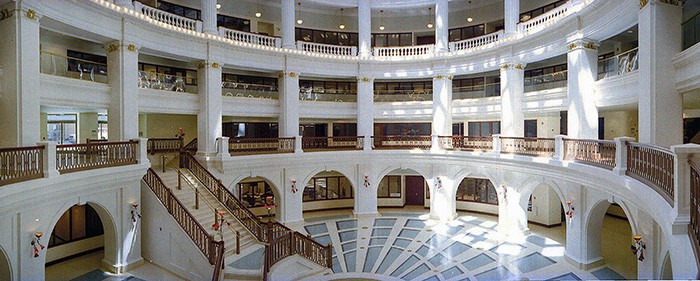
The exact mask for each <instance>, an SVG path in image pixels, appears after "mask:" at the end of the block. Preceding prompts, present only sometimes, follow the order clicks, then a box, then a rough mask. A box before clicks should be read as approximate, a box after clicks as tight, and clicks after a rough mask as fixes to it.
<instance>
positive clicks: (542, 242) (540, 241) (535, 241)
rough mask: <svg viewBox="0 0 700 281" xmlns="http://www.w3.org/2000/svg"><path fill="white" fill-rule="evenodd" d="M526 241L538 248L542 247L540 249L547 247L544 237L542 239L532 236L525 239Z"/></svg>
mask: <svg viewBox="0 0 700 281" xmlns="http://www.w3.org/2000/svg"><path fill="white" fill-rule="evenodd" d="M525 240H526V241H527V242H530V243H532V244H535V245H537V246H540V247H542V248H544V247H545V246H547V245H546V244H545V239H544V237H541V236H536V235H530V236H528V237H527V238H525Z"/></svg>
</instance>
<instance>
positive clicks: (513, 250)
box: [489, 243, 526, 256]
mask: <svg viewBox="0 0 700 281" xmlns="http://www.w3.org/2000/svg"><path fill="white" fill-rule="evenodd" d="M525 249H526V248H525V247H524V246H522V245H518V244H513V243H501V244H499V245H496V246H495V247H493V248H491V249H490V250H489V251H491V252H493V253H495V254H498V255H499V256H517V255H519V254H522V252H523V250H525Z"/></svg>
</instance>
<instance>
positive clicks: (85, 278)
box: [71, 269, 109, 281]
mask: <svg viewBox="0 0 700 281" xmlns="http://www.w3.org/2000/svg"><path fill="white" fill-rule="evenodd" d="M107 278H109V274H107V273H105V272H102V271H101V270H99V269H95V270H93V271H90V272H88V273H85V274H83V275H80V276H78V277H75V278H73V279H72V280H71V281H99V280H104V279H107Z"/></svg>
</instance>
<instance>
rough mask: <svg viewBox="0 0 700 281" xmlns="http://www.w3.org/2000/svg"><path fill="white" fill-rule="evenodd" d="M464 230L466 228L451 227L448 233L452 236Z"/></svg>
mask: <svg viewBox="0 0 700 281" xmlns="http://www.w3.org/2000/svg"><path fill="white" fill-rule="evenodd" d="M462 228H464V227H463V226H450V227H448V228H447V233H449V234H450V235H455V234H457V233H458V232H459V231H460V230H462Z"/></svg>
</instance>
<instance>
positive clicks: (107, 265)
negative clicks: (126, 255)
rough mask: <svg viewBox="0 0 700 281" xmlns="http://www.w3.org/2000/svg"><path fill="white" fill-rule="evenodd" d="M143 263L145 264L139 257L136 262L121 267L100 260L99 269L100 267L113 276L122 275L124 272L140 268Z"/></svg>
mask: <svg viewBox="0 0 700 281" xmlns="http://www.w3.org/2000/svg"><path fill="white" fill-rule="evenodd" d="M144 263H145V261H144V260H143V258H141V257H139V259H138V260H135V261H133V262H130V263H127V264H123V265H113V264H111V263H110V262H108V261H106V260H102V265H101V267H102V269H104V270H105V271H107V272H111V273H114V274H122V273H125V272H129V271H130V270H133V269H134V268H137V267H139V266H142V265H143V264H144Z"/></svg>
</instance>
